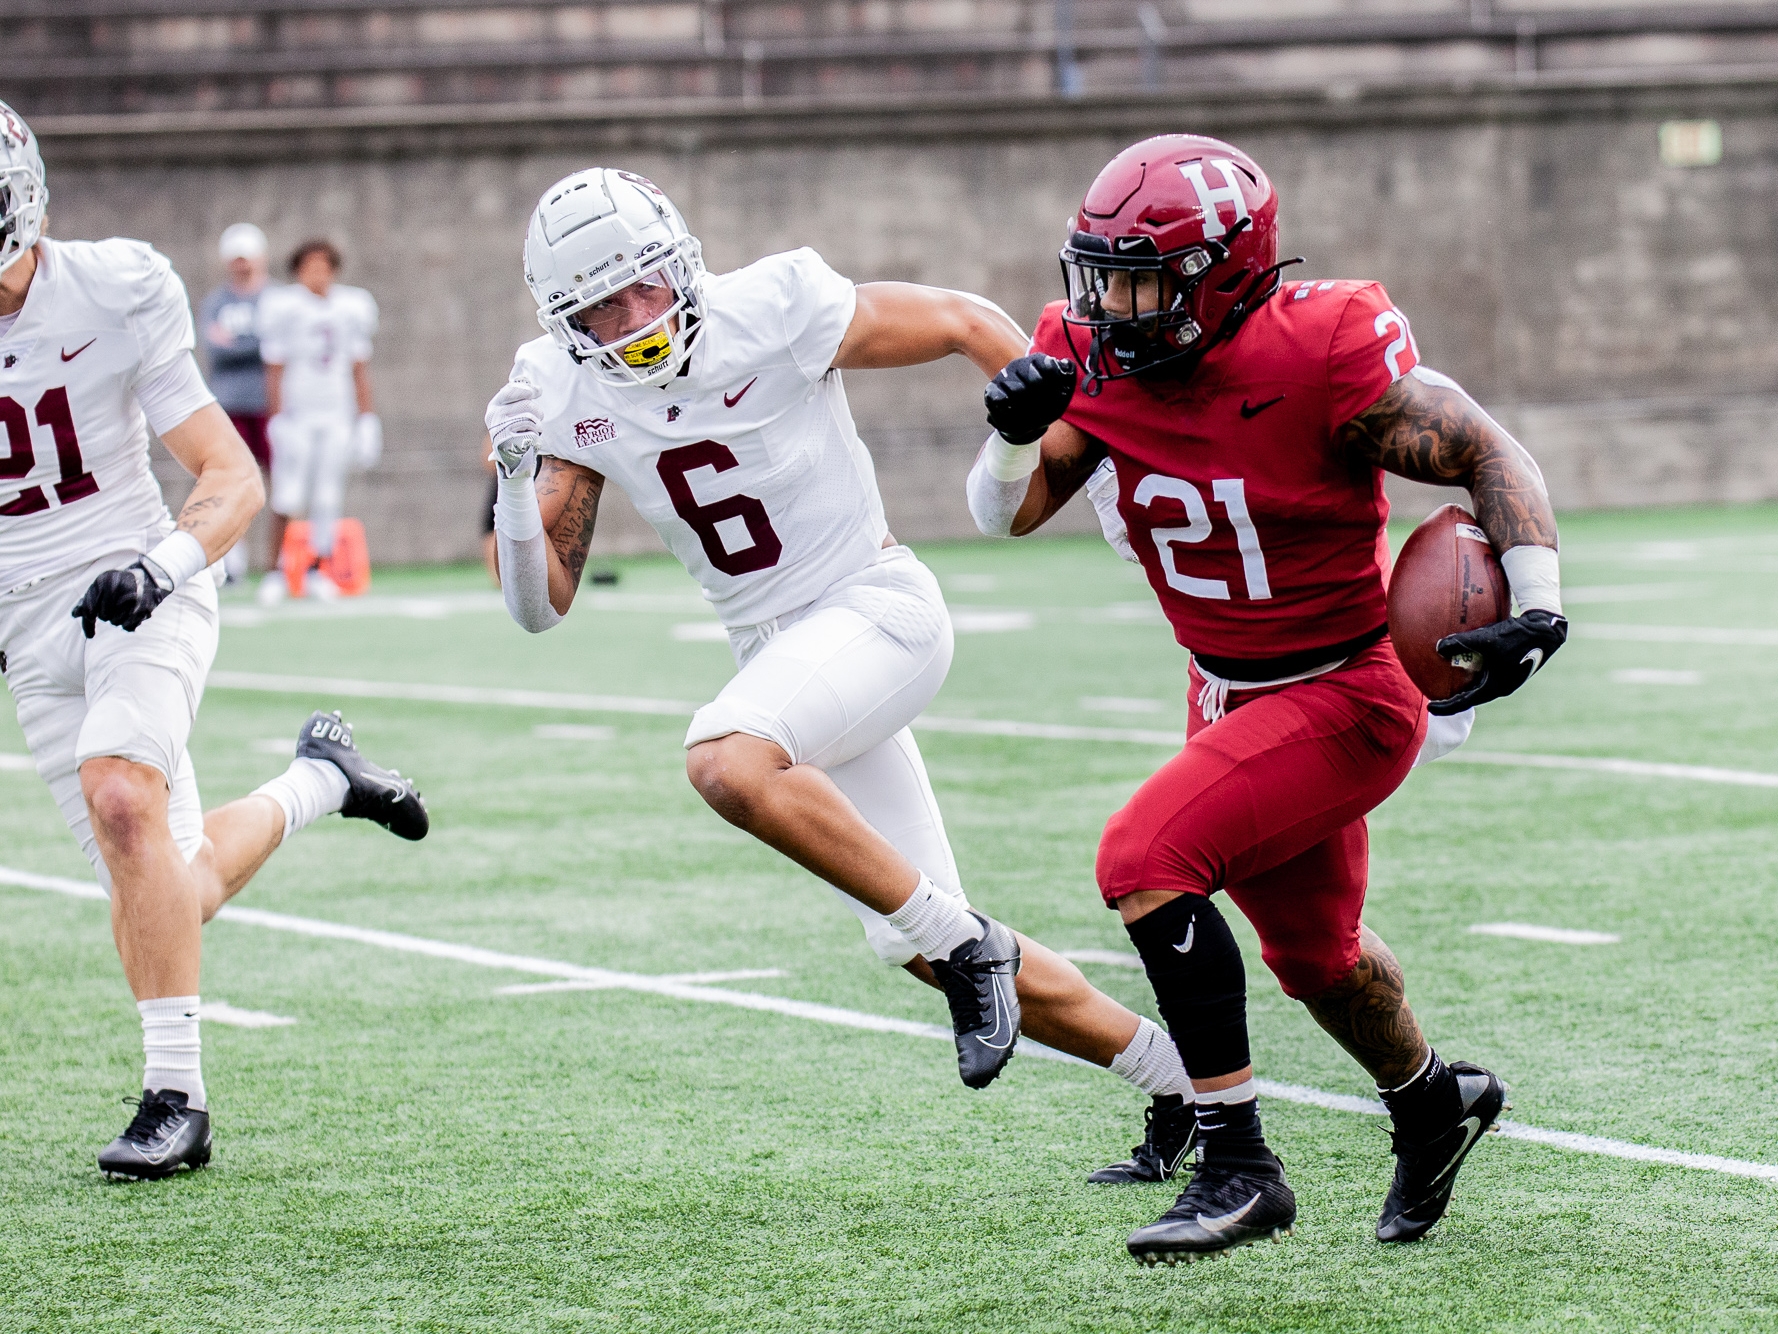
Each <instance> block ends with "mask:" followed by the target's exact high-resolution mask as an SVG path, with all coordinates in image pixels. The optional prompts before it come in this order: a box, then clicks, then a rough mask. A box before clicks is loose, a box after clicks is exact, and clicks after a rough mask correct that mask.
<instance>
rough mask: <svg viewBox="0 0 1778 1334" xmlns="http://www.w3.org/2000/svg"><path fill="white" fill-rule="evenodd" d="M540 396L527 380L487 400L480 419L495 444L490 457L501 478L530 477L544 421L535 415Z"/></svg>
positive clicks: (512, 383)
mask: <svg viewBox="0 0 1778 1334" xmlns="http://www.w3.org/2000/svg"><path fill="white" fill-rule="evenodd" d="M540 397H542V395H541V394H540V393H539V391H538V389H537V386H536V385H534V384H532V383H531V382H530V381H528V380H511V381H508V382H507V383H506V384H504V385H502V386H501V387H500V392H499V393H497V394H495V395H494V397H493V398H492V399H490V400H489V401H488V412H487V415H486V416H485V417H483V418H482V420H483V421H484V422H485V423H486V424H487V427H488V439H489V440H490V441H491V442H492V443H493V445H494V452H493V454H491V455H490V456H489V457H490V458H492V459H493V460H494V466H495V467H496V468H498V469H499V470H500V475H501V476H502V477H517V476H518V475H519V474H520V472H524V473H525V474H526V475H529V474H530V473H531V471H532V470H533V469H534V467H535V465H536V456H537V442H538V441H539V440H541V439H542V438H543V418H542V417H540V416H539V415H538V412H537V400H538V399H539V398H540Z"/></svg>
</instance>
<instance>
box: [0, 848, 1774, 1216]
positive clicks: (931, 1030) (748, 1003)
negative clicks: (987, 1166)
mask: <svg viewBox="0 0 1778 1334" xmlns="http://www.w3.org/2000/svg"><path fill="white" fill-rule="evenodd" d="M0 885H14V886H17V887H18V888H21V889H44V890H51V891H53V892H55V893H58V894H69V895H72V896H73V897H75V898H80V899H103V898H104V897H105V894H104V892H103V891H102V890H101V889H100V888H99V887H98V886H97V885H96V884H92V883H91V882H89V881H84V880H69V879H67V878H65V877H63V876H55V875H34V874H32V873H31V872H29V871H15V870H13V869H11V868H10V867H3V866H0ZM217 915H218V916H220V917H226V918H228V919H229V920H230V921H235V922H242V923H245V924H250V925H255V926H264V927H270V928H271V929H272V930H275V931H292V932H295V933H297V934H298V935H306V936H318V937H321V938H323V939H331V940H351V941H356V942H358V943H360V944H365V945H378V946H381V947H382V948H384V949H390V950H398V951H401V952H403V953H409V954H427V955H431V956H432V957H434V958H439V959H455V960H457V961H459V962H461V963H473V964H477V965H479V966H481V967H484V968H509V969H512V970H513V971H514V972H530V973H542V974H543V975H545V976H555V977H563V978H570V979H573V980H576V981H588V982H601V983H606V985H608V986H610V987H614V988H623V989H625V990H630V991H646V992H652V993H654V994H656V995H661V996H672V997H675V998H677V999H680V1000H694V1001H707V1002H712V1003H715V1004H718V1005H735V1006H739V1007H741V1008H742V1009H748V1010H767V1011H771V1012H773V1013H776V1014H784V1015H790V1016H792V1017H794V1018H798V1019H812V1020H814V1021H816V1022H818V1023H827V1024H837V1025H840V1026H841V1027H845V1028H861V1029H865V1030H867V1031H869V1032H875V1033H902V1034H905V1035H907V1036H909V1037H918V1038H935V1039H938V1040H940V1041H943V1042H949V1041H950V1040H951V1033H950V1030H949V1029H945V1028H940V1027H939V1026H938V1025H937V1024H922V1023H916V1022H914V1021H913V1020H909V1019H892V1018H890V1017H888V1016H887V1015H877V1014H865V1013H863V1012H861V1011H858V1010H842V1009H839V1008H837V1007H835V1006H832V1005H817V1004H814V1003H813V1002H810V1001H797V1000H787V999H785V998H784V997H781V996H762V995H758V994H756V993H754V992H748V991H723V990H721V989H720V988H717V987H703V986H697V985H695V984H692V983H687V982H677V981H671V980H669V979H668V978H664V977H646V976H642V975H640V974H636V973H617V972H611V971H609V970H607V969H603V968H582V967H580V966H579V965H578V964H571V963H557V962H555V961H554V960H551V959H535V958H530V957H527V956H525V955H519V954H502V953H500V952H498V951H496V950H484V949H478V948H476V947H475V946H473V945H454V944H451V943H449V942H447V941H442V940H427V939H425V938H423V937H421V936H406V935H401V934H400V933H398V932H394V931H372V930H367V929H365V928H363V927H356V926H344V925H341V924H339V923H336V922H323V921H318V920H316V919H315V918H312V917H291V916H288V915H287V914H285V913H274V912H262V911H260V910H259V909H256V908H236V907H232V906H231V907H225V908H223V909H222V911H221V912H220V913H219V914H217ZM607 979H610V980H609V981H608V982H607ZM601 989H603V988H601ZM1020 1050H1021V1051H1022V1052H1023V1054H1024V1055H1026V1056H1036V1057H1040V1058H1042V1059H1045V1060H1052V1061H1064V1062H1067V1063H1069V1064H1072V1065H1087V1064H1090V1063H1089V1062H1087V1061H1083V1060H1081V1059H1080V1058H1079V1057H1076V1056H1070V1055H1068V1054H1067V1053H1065V1052H1059V1051H1056V1050H1054V1049H1053V1048H1050V1047H1045V1046H1043V1045H1042V1044H1041V1043H1037V1042H1030V1041H1027V1042H1024V1043H1021V1044H1020ZM1253 1082H1254V1086H1255V1087H1256V1088H1257V1089H1258V1090H1259V1092H1261V1093H1263V1094H1265V1095H1266V1096H1267V1097H1268V1098H1278V1099H1280V1100H1282V1101H1284V1102H1295V1103H1302V1104H1304V1105H1305V1106H1309V1107H1321V1108H1324V1109H1326V1110H1328V1111H1334V1112H1354V1113H1358V1114H1360V1115H1365V1116H1382V1115H1384V1112H1385V1109H1384V1107H1383V1104H1382V1103H1380V1102H1376V1101H1374V1100H1372V1099H1370V1098H1358V1097H1353V1096H1352V1095H1350V1094H1346V1093H1330V1092H1327V1091H1326V1090H1323V1089H1316V1088H1308V1087H1306V1086H1305V1085H1302V1084H1280V1083H1276V1082H1274V1081H1272V1080H1270V1079H1256V1080H1254V1081H1253ZM1499 1125H1500V1129H1501V1132H1502V1133H1503V1134H1504V1135H1506V1136H1507V1137H1508V1138H1509V1139H1523V1140H1529V1141H1531V1142H1532V1143H1534V1144H1546V1145H1549V1146H1550V1147H1551V1148H1557V1149H1566V1150H1568V1151H1569V1152H1571V1153H1590V1154H1597V1155H1599V1156H1601V1157H1606V1158H1625V1159H1629V1160H1631V1161H1633V1162H1644V1163H1664V1164H1667V1165H1669V1166H1672V1167H1689V1168H1693V1169H1695V1170H1697V1171H1701V1172H1719V1173H1723V1174H1725V1175H1728V1176H1740V1177H1752V1178H1754V1179H1755V1180H1759V1181H1771V1182H1778V1167H1774V1166H1769V1165H1767V1164H1765V1163H1753V1162H1747V1161H1745V1160H1743V1159H1740V1158H1722V1157H1718V1156H1717V1155H1716V1154H1713V1153H1681V1152H1679V1151H1678V1150H1676V1149H1658V1148H1652V1147H1650V1146H1648V1145H1645V1144H1632V1143H1630V1142H1629V1141H1627V1140H1621V1139H1606V1138H1604V1137H1603V1136H1600V1135H1582V1134H1577V1133H1575V1132H1573V1131H1568V1130H1544V1129H1542V1128H1541V1127H1538V1126H1527V1125H1521V1124H1520V1123H1518V1122H1516V1121H1502V1122H1500V1123H1499Z"/></svg>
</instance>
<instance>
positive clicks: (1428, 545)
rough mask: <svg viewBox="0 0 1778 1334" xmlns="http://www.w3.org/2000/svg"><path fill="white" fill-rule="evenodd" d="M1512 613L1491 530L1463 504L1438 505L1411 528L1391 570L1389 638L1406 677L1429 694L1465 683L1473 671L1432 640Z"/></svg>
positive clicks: (1437, 695)
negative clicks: (1441, 654) (1453, 660)
mask: <svg viewBox="0 0 1778 1334" xmlns="http://www.w3.org/2000/svg"><path fill="white" fill-rule="evenodd" d="M1511 615H1512V591H1511V589H1510V588H1509V587H1508V586H1507V582H1506V572H1505V571H1504V570H1502V569H1501V568H1500V560H1499V558H1498V557H1496V556H1495V554H1494V547H1493V545H1492V544H1491V543H1489V541H1488V535H1487V534H1486V533H1484V532H1483V531H1482V530H1481V529H1480V528H1479V527H1477V526H1476V521H1475V516H1474V515H1473V514H1471V513H1470V512H1469V511H1468V510H1466V509H1464V508H1463V506H1461V505H1441V506H1439V508H1437V509H1435V510H1434V511H1433V512H1432V513H1431V514H1429V515H1427V516H1426V521H1425V522H1424V523H1422V524H1421V525H1420V526H1419V527H1418V528H1416V529H1414V531H1413V532H1412V533H1411V534H1409V536H1408V540H1407V542H1406V543H1405V544H1404V545H1403V547H1402V549H1401V555H1400V556H1398V557H1396V560H1395V569H1394V571H1393V572H1392V573H1391V574H1390V576H1389V638H1390V639H1391V640H1392V641H1393V642H1394V644H1395V652H1396V656H1397V657H1399V658H1400V659H1401V665H1402V667H1403V668H1404V669H1406V671H1407V674H1408V676H1409V678H1410V679H1411V680H1412V681H1413V683H1414V684H1415V685H1417V686H1419V687H1420V689H1421V690H1422V691H1423V692H1424V693H1425V695H1426V698H1428V699H1447V698H1449V697H1450V696H1452V695H1455V694H1456V693H1457V692H1458V691H1459V690H1463V689H1465V688H1466V687H1468V686H1469V685H1470V684H1471V683H1472V682H1473V681H1474V680H1475V672H1473V671H1470V670H1467V669H1465V668H1463V667H1459V666H1455V665H1453V664H1452V663H1449V662H1446V661H1445V660H1444V659H1443V658H1441V657H1439V655H1438V653H1437V652H1436V651H1435V650H1434V649H1433V645H1434V644H1436V643H1438V641H1439V640H1441V639H1443V638H1444V637H1445V636H1446V635H1454V634H1458V633H1460V632H1462V631H1464V630H1479V629H1481V627H1482V626H1484V625H1492V624H1494V622H1495V621H1504V620H1505V619H1506V618H1507V617H1509V616H1511Z"/></svg>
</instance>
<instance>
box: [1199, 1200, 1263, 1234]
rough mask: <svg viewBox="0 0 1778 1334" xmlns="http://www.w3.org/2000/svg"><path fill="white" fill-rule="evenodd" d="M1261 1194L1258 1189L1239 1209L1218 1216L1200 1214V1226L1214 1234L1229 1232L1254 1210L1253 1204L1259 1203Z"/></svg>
mask: <svg viewBox="0 0 1778 1334" xmlns="http://www.w3.org/2000/svg"><path fill="white" fill-rule="evenodd" d="M1259 1196H1260V1192H1259V1191H1257V1190H1256V1191H1254V1192H1253V1198H1252V1199H1251V1200H1249V1201H1247V1203H1246V1204H1244V1205H1242V1206H1241V1207H1240V1208H1239V1209H1235V1210H1232V1211H1230V1212H1229V1213H1226V1214H1223V1215H1221V1216H1220V1217H1218V1218H1211V1217H1209V1216H1208V1215H1207V1214H1203V1213H1200V1214H1199V1215H1198V1226H1199V1227H1201V1228H1203V1229H1204V1231H1206V1232H1209V1233H1212V1234H1216V1233H1222V1232H1227V1231H1228V1230H1229V1229H1230V1228H1232V1227H1233V1226H1234V1225H1235V1224H1236V1223H1239V1222H1240V1221H1241V1220H1242V1219H1243V1218H1245V1217H1247V1215H1248V1214H1249V1213H1251V1212H1252V1211H1253V1206H1254V1205H1256V1204H1258V1203H1259Z"/></svg>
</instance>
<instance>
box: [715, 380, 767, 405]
mask: <svg viewBox="0 0 1778 1334" xmlns="http://www.w3.org/2000/svg"><path fill="white" fill-rule="evenodd" d="M758 383H759V377H758V376H757V375H756V376H754V377H753V378H752V379H751V380H749V381H747V383H746V384H744V385H742V386H741V392H740V393H738V394H736V395H735V396H734V397H733V398H730V397H729V396H728V395H727V394H724V395H723V396H722V406H723V407H725V408H732V407H734V406H735V404H737V403H739V402H740V401H741V399H742V398H743V397H744V396H745V395H746V393H747V391H748V390H749V389H751V388H753V386H754V385H756V384H758Z"/></svg>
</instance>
